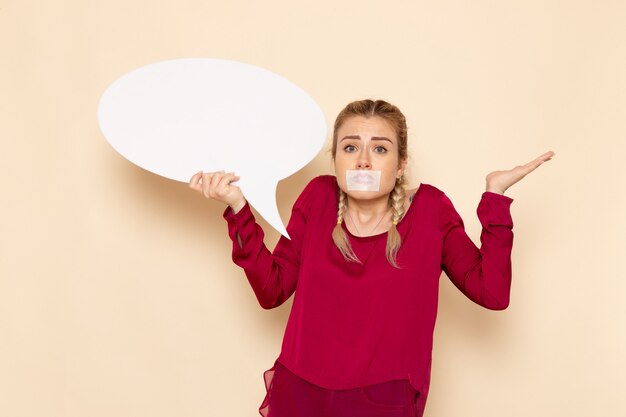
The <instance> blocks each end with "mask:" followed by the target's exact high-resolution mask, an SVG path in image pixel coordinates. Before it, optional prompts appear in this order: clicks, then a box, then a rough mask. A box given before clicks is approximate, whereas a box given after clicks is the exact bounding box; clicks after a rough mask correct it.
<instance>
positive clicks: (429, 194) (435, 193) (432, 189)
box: [406, 182, 443, 199]
mask: <svg viewBox="0 0 626 417" xmlns="http://www.w3.org/2000/svg"><path fill="white" fill-rule="evenodd" d="M418 193H419V194H424V195H426V198H429V199H432V198H435V199H436V198H439V197H441V195H442V194H443V191H441V190H440V189H439V188H437V187H436V186H434V185H432V184H428V183H425V182H421V183H419V185H418V186H417V187H415V188H410V189H407V190H406V195H407V196H409V197H410V198H411V199H412V198H414V197H415V196H416V195H417V194H418Z"/></svg>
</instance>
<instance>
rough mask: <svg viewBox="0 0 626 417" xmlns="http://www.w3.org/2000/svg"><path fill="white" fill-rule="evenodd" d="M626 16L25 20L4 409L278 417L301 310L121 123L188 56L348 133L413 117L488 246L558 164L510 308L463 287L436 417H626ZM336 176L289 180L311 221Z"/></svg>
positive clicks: (522, 247) (349, 6) (445, 317)
mask: <svg viewBox="0 0 626 417" xmlns="http://www.w3.org/2000/svg"><path fill="white" fill-rule="evenodd" d="M624 22H626V3H624V2H623V1H591V0H580V1H554V0H547V1H546V0H541V1H536V0H533V1H484V0H478V1H472V2H467V1H458V0H444V1H438V2H424V1H387V2H366V1H362V0H361V1H330V0H324V1H316V2H308V3H306V4H303V3H301V2H294V1H287V0H284V1H276V0H270V1H254V2H253V1H249V2H241V1H231V2H227V1H220V2H218V1H190V0H187V1H185V0H183V1H178V2H176V4H175V3H174V2H165V1H127V0H125V1H121V0H109V1H106V2H104V1H99V2H96V1H85V0H81V1H78V0H76V1H70V0H66V1H57V2H54V1H29V0H19V1H17V0H9V1H1V2H0V57H1V62H0V138H1V140H2V142H1V143H2V147H1V148H0V158H1V159H0V162H1V163H0V170H1V171H0V190H1V192H2V204H1V208H0V210H1V211H0V213H1V216H0V415H2V416H11V417H23V416H33V417H34V416H37V417H40V416H46V417H56V416H64V417H79V416H80V417H84V416H90V417H99V416H102V417H105V416H106V417H110V416H116V417H126V416H128V417H131V416H132V417H140V416H146V417H147V416H150V417H161V416H186V417H187V416H188V417H200V416H203V417H204V416H255V415H258V412H257V409H258V406H259V404H260V402H261V400H262V399H263V395H264V392H265V390H264V385H263V381H262V372H263V371H264V370H265V369H267V368H269V367H270V366H271V365H272V363H273V361H274V359H275V358H276V357H277V356H278V353H279V350H280V344H281V341H282V334H283V330H284V326H285V324H286V320H287V317H288V314H289V310H290V307H291V300H292V299H290V300H289V301H288V302H287V303H286V304H284V305H283V306H281V307H279V308H277V309H274V310H269V311H266V310H263V309H262V308H261V307H260V306H259V305H258V304H257V302H256V299H255V298H254V294H253V292H252V289H251V288H250V287H249V284H248V282H247V281H246V278H245V276H244V274H243V271H241V270H239V269H238V268H237V267H236V266H235V265H233V264H232V262H231V260H230V241H229V240H228V237H227V234H226V225H225V222H224V221H223V219H222V218H221V214H222V211H223V206H221V205H220V204H218V203H215V202H211V201H208V200H205V199H203V198H201V197H200V196H199V195H197V194H195V193H193V192H192V191H191V190H189V189H188V188H187V186H186V185H185V184H183V183H177V182H174V181H170V180H166V179H163V178H161V177H158V176H156V175H154V174H151V173H149V172H146V171H144V170H142V169H140V168H138V167H136V166H134V165H132V164H131V163H130V162H128V161H126V160H125V159H124V158H123V157H121V156H120V155H119V154H117V153H116V152H115V151H114V150H113V149H112V148H111V147H110V146H109V145H108V143H107V142H106V141H105V139H104V138H103V137H102V135H101V134H100V132H99V128H98V125H97V121H96V107H97V103H98V99H99V97H100V94H102V92H103V91H104V90H105V89H106V87H107V86H108V85H109V84H110V83H111V82H113V81H114V80H115V79H117V78H118V77H119V76H121V75H122V74H124V73H126V72H128V71H130V70H132V69H135V68H137V67H139V66H142V65H146V64H149V63H153V62H156V61H161V60H166V59H173V58H184V57H218V58H226V59H234V60H239V61H243V62H248V63H251V64H255V65H258V66H261V67H264V68H267V69H270V70H272V71H275V72H277V73H279V74H281V75H283V76H285V77H287V78H289V79H290V80H292V81H294V82H295V83H297V84H298V85H300V86H301V87H302V88H304V89H305V90H306V91H308V92H309V93H310V94H311V95H312V96H313V97H314V98H315V99H316V100H317V101H318V103H319V104H320V106H321V107H322V108H323V109H324V111H325V114H326V116H327V119H328V122H329V123H332V121H333V119H334V117H335V115H336V113H337V112H338V111H339V110H340V108H341V107H342V106H343V105H345V104H346V103H347V102H349V101H351V100H354V99H360V98H364V97H374V98H384V99H387V100H389V101H391V102H392V103H395V104H397V105H398V106H399V107H400V108H401V109H402V110H403V111H404V112H405V114H406V116H407V118H408V121H409V128H410V152H411V155H412V158H411V171H410V173H411V178H413V181H412V182H411V186H416V185H417V184H418V183H419V182H420V181H422V182H426V183H430V184H433V185H435V186H437V187H439V188H440V189H442V190H443V191H444V192H446V193H447V194H448V195H449V196H450V198H451V199H452V201H453V202H454V204H455V206H456V208H457V210H458V211H459V212H460V213H461V215H462V217H463V218H464V219H465V222H466V230H467V232H468V234H469V235H470V236H471V237H472V238H473V240H474V241H475V242H478V236H479V232H480V228H479V226H480V225H479V223H478V219H477V217H476V212H475V210H476V206H477V204H478V201H479V199H480V194H481V193H482V191H483V190H484V177H485V175H486V174H487V173H488V172H490V171H491V170H495V169H507V168H511V167H513V166H515V165H517V164H521V163H525V162H527V161H529V160H530V159H532V158H534V157H536V156H537V155H539V154H541V153H543V152H545V151H547V150H553V151H555V152H556V156H555V158H554V159H553V160H552V161H550V162H548V163H546V164H544V165H543V166H541V167H540V168H539V169H538V170H537V171H535V172H534V173H532V174H531V175H530V176H528V177H526V178H525V179H524V180H522V181H521V182H519V183H518V184H516V185H514V186H513V187H512V188H511V189H509V190H508V191H507V193H506V194H507V195H509V196H511V197H512V198H514V199H515V201H514V203H513V206H512V214H513V219H514V224H515V226H514V233H515V243H514V248H513V268H514V276H513V288H512V300H511V305H510V307H509V308H508V309H507V310H505V311H502V312H493V311H489V310H486V309H483V308H481V307H479V306H478V305H475V304H473V303H472V302H471V301H469V300H468V299H467V298H465V297H464V296H463V295H462V294H461V293H460V292H459V291H458V290H457V289H456V288H455V287H454V286H453V285H452V284H451V283H450V281H449V280H448V279H447V278H446V277H445V275H442V280H441V299H440V310H439V317H438V324H437V328H436V331H435V338H436V340H435V350H434V353H433V355H434V356H433V361H434V362H433V375H432V385H431V393H430V396H429V399H428V405H427V410H426V416H427V417H435V416H463V417H470V416H481V417H489V416H525V417H526V416H537V417H539V416H541V417H543V416H545V417H553V416H567V417H578V416H580V417H582V416H586V417H587V416H603V417H610V416H623V415H626V406H625V405H624V403H623V399H622V395H623V393H624V388H623V375H624V371H625V370H626V361H625V359H624V351H625V347H626V346H625V345H626V332H625V324H626V320H625V319H624V317H625V314H624V313H625V311H624V310H625V309H624V306H623V302H622V298H623V294H624V291H625V290H626V284H625V283H624V278H625V277H626V274H625V272H626V268H625V267H624V253H625V250H624V241H623V238H624V232H625V231H626V220H625V216H624V213H626V198H625V197H624V190H625V189H626V187H625V185H626V184H625V182H626V175H625V174H624V171H623V167H622V166H621V165H622V163H623V161H624V157H625V156H626V143H625V142H626V141H625V133H626V125H625V123H624V121H625V117H624V116H625V109H626V76H625V74H626V46H625V45H626V25H625V24H624ZM193 169H195V170H198V169H202V167H193ZM330 172H331V171H330V163H329V157H328V154H327V153H323V154H320V155H319V156H318V157H317V158H316V159H315V160H313V161H312V162H311V163H310V164H309V165H308V166H306V167H305V168H304V169H303V170H302V171H300V172H298V173H297V174H296V175H294V176H292V177H290V178H287V179H285V180H284V181H282V182H281V183H280V186H279V190H278V199H279V207H280V210H281V214H282V215H283V219H284V220H285V221H287V219H288V216H289V212H290V209H291V205H292V203H293V202H294V201H295V199H296V197H297V195H298V194H299V192H300V191H301V190H302V188H303V187H304V185H305V184H306V183H307V182H308V180H309V179H311V178H312V177H314V176H315V175H319V174H323V173H330ZM262 225H263V226H264V227H265V230H266V233H267V236H266V243H267V244H268V245H270V246H271V247H273V245H274V244H275V242H276V240H277V238H278V234H277V233H276V232H275V231H274V230H271V229H270V228H269V227H267V225H266V224H265V223H262ZM407 331H410V329H407Z"/></svg>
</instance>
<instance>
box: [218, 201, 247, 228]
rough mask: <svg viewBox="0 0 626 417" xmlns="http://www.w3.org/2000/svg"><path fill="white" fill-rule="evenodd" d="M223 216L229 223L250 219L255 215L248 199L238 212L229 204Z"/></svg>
mask: <svg viewBox="0 0 626 417" xmlns="http://www.w3.org/2000/svg"><path fill="white" fill-rule="evenodd" d="M222 216H223V217H224V219H226V221H227V222H228V223H241V222H244V221H246V220H248V219H249V218H250V217H252V216H253V215H252V210H251V209H250V204H248V200H246V204H244V206H243V207H242V208H241V210H239V211H238V212H237V214H235V213H234V212H233V209H232V208H231V207H230V206H227V207H226V210H224V214H223V215H222Z"/></svg>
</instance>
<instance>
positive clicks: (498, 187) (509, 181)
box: [485, 151, 555, 194]
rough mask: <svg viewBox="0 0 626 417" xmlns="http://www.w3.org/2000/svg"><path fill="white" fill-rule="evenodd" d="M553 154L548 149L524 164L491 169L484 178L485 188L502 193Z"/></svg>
mask: <svg viewBox="0 0 626 417" xmlns="http://www.w3.org/2000/svg"><path fill="white" fill-rule="evenodd" d="M554 155H555V153H554V152H552V151H548V152H546V153H544V154H543V155H541V156H539V157H538V158H536V159H534V160H532V161H530V162H529V163H527V164H525V165H518V166H516V167H515V168H513V169H509V170H507V171H493V172H491V173H489V174H488V175H487V177H486V178H485V179H486V180H487V189H486V191H490V192H493V193H497V194H504V192H505V191H506V190H507V189H508V188H509V187H510V186H511V185H513V184H515V183H516V182H518V181H519V180H521V179H522V178H524V177H525V176H526V175H528V174H530V173H531V172H533V171H534V170H535V168H537V167H538V166H539V165H541V164H543V163H544V162H546V161H549V160H550V159H552V157H553V156H554Z"/></svg>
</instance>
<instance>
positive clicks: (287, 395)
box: [259, 362, 418, 417]
mask: <svg viewBox="0 0 626 417" xmlns="http://www.w3.org/2000/svg"><path fill="white" fill-rule="evenodd" d="M264 377H265V386H266V389H267V395H266V396H265V399H264V400H263V404H261V407H260V408H259V413H261V415H262V416H264V417H416V416H417V415H418V413H417V411H418V410H417V397H418V393H417V391H416V390H415V388H413V386H412V385H411V384H410V383H409V380H408V379H399V380H394V381H389V382H383V383H380V384H374V385H368V386H365V387H360V388H354V389H348V390H329V389H325V388H322V387H320V386H318V385H315V384H312V383H310V382H308V381H306V380H304V379H302V378H300V377H298V376H297V375H295V374H293V373H292V372H291V371H290V370H289V369H287V368H286V367H285V366H283V365H282V364H281V363H280V362H276V363H275V365H274V366H273V367H272V368H271V369H268V370H267V371H266V372H265V374H264Z"/></svg>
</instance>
